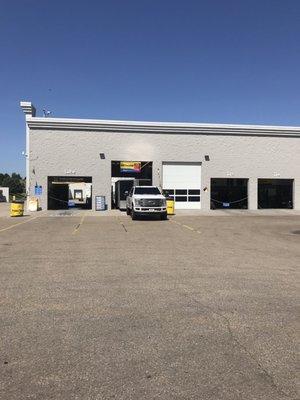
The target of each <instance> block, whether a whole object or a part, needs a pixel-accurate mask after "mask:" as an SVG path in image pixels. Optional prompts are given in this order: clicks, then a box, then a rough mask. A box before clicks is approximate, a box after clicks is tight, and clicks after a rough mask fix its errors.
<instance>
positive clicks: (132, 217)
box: [131, 209, 137, 220]
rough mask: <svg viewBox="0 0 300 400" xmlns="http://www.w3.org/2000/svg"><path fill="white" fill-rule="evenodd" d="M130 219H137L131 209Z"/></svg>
mask: <svg viewBox="0 0 300 400" xmlns="http://www.w3.org/2000/svg"><path fill="white" fill-rule="evenodd" d="M131 219H132V220H135V219H137V216H136V213H135V212H134V210H133V209H132V210H131Z"/></svg>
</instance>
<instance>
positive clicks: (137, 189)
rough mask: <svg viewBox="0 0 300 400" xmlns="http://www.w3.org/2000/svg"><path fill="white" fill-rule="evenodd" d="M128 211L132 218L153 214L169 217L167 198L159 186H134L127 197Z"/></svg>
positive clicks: (162, 217)
mask: <svg viewBox="0 0 300 400" xmlns="http://www.w3.org/2000/svg"><path fill="white" fill-rule="evenodd" d="M126 211H127V215H131V218H132V219H137V217H138V216H139V215H151V214H152V215H160V218H161V219H167V206H166V198H165V196H163V195H162V194H161V192H160V190H159V189H158V187H157V186H134V187H133V188H132V189H131V190H130V192H129V194H128V196H127V199H126Z"/></svg>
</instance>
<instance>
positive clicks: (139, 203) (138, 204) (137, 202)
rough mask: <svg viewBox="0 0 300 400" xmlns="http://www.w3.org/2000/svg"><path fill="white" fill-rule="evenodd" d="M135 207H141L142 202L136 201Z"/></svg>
mask: <svg viewBox="0 0 300 400" xmlns="http://www.w3.org/2000/svg"><path fill="white" fill-rule="evenodd" d="M134 205H135V206H137V207H140V205H141V200H138V199H137V200H134Z"/></svg>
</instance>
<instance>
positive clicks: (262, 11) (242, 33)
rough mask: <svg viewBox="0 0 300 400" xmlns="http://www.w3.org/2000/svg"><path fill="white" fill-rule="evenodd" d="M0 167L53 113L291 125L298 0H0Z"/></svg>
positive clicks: (297, 104)
mask: <svg viewBox="0 0 300 400" xmlns="http://www.w3.org/2000/svg"><path fill="white" fill-rule="evenodd" d="M0 58H1V64H0V65H1V67H0V68H1V69H0V110H1V113H0V172H12V171H17V172H21V173H22V174H24V170H25V162H24V161H25V160H24V158H23V156H22V155H21V152H22V150H24V147H25V140H24V139H25V135H24V132H25V126H24V116H23V115H22V112H21V110H20V108H19V101H20V100H28V101H32V102H33V104H35V106H36V107H37V112H38V115H41V113H42V111H41V110H42V109H43V108H46V109H49V110H51V111H52V113H53V116H55V117H75V118H76V117H77V118H81V117H88V118H106V119H129V120H150V121H151V120H154V121H155V120H157V121H188V122H211V123H253V124H278V125H298V126H299V125H300V1H299V0H284V1H283V0H195V1H192V0H184V1H183V0H180V1H179V0H106V1H104V0H94V1H92V0H85V1H83V0H82V1H76V0H72V1H71V0H60V1H56V0H51V1H47V0H14V1H7V0H0Z"/></svg>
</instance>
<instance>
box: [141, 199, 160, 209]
mask: <svg viewBox="0 0 300 400" xmlns="http://www.w3.org/2000/svg"><path fill="white" fill-rule="evenodd" d="M141 206H142V207H161V206H162V200H161V199H141Z"/></svg>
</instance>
